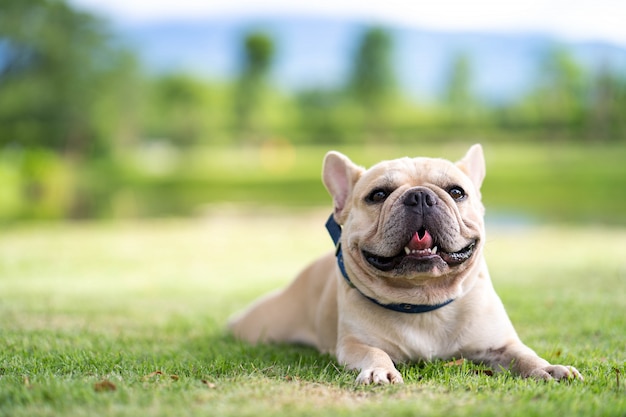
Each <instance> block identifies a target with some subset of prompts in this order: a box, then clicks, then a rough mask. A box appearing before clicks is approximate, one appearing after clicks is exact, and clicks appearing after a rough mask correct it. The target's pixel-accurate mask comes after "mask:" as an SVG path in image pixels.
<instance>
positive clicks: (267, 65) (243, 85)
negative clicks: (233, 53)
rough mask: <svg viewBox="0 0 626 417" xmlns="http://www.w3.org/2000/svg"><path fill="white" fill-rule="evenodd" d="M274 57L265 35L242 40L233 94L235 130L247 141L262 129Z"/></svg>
mask: <svg viewBox="0 0 626 417" xmlns="http://www.w3.org/2000/svg"><path fill="white" fill-rule="evenodd" d="M273 58H274V43H273V41H272V39H271V38H270V37H269V36H268V35H266V34H264V33H261V32H253V33H250V34H248V35H247V36H246V37H245V39H244V42H243V51H242V59H241V75H240V77H239V80H238V82H237V86H236V91H235V129H236V132H237V134H238V135H239V136H240V137H243V138H244V139H246V140H247V139H250V138H251V137H252V136H255V135H257V134H259V133H261V131H262V130H263V122H262V117H261V115H262V114H263V100H264V98H265V97H264V96H265V95H266V94H267V91H266V88H267V79H268V76H269V72H270V69H271V66H272V60H273Z"/></svg>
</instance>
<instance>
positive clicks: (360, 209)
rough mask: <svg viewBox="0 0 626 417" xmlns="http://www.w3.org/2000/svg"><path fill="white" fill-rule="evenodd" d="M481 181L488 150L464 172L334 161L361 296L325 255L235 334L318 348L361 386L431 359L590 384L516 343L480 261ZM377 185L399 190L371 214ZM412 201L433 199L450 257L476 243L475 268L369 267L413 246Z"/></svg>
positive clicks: (346, 245)
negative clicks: (417, 307)
mask: <svg viewBox="0 0 626 417" xmlns="http://www.w3.org/2000/svg"><path fill="white" fill-rule="evenodd" d="M484 175H485V164H484V159H483V153H482V148H481V147H480V145H474V146H473V147H471V148H470V149H469V151H468V152H467V154H466V155H465V157H464V158H463V159H462V160H460V161H459V162H457V163H456V164H454V163H452V162H449V161H446V160H443V159H431V158H413V159H410V158H402V159H397V160H392V161H385V162H381V163H379V164H377V165H375V166H374V167H372V168H371V169H369V170H365V169H363V168H361V167H359V166H356V165H355V164H353V163H352V162H351V161H350V160H349V159H348V158H347V157H346V156H344V155H342V154H340V153H337V152H329V153H328V154H327V156H326V158H325V160H324V168H323V181H324V184H325V185H326V187H327V189H328V190H329V192H330V194H331V195H332V197H333V202H334V216H335V219H336V221H337V222H338V223H339V224H341V225H342V227H343V234H342V242H341V243H342V248H343V256H344V260H345V265H346V269H347V271H348V274H349V276H350V279H351V281H352V283H353V284H354V286H355V287H357V288H358V290H357V289H355V288H353V287H351V286H350V285H348V283H347V282H346V281H345V280H344V278H343V277H342V276H341V273H340V272H339V269H338V267H337V261H336V259H335V256H334V253H329V254H327V255H325V256H323V257H322V258H320V259H318V260H317V261H315V262H314V263H312V264H311V265H310V266H309V267H307V268H306V269H305V270H303V271H302V272H301V273H300V274H299V276H298V277H297V278H296V279H295V281H293V282H292V284H291V285H289V286H288V287H287V288H285V289H283V290H280V291H276V292H274V293H272V294H270V295H267V296H265V297H263V298H261V299H260V300H258V301H257V302H256V303H255V304H253V305H252V306H251V307H250V308H248V309H247V310H246V311H244V312H242V313H240V314H239V315H237V316H236V317H234V318H233V319H231V321H230V323H229V328H230V330H231V331H232V333H233V334H234V335H235V336H236V337H238V338H240V339H242V340H245V341H247V342H250V343H267V342H294V343H304V344H308V345H312V346H314V347H316V348H317V349H319V350H320V351H321V352H327V353H330V354H332V355H335V356H336V357H337V360H338V361H339V362H340V363H341V364H344V365H346V366H347V368H349V369H356V370H358V371H359V374H358V377H357V381H358V382H360V383H364V384H369V383H376V384H379V383H401V382H403V381H402V376H401V375H400V373H399V372H398V370H397V369H396V367H395V365H394V363H399V362H413V361H419V360H431V359H435V358H442V359H451V358H467V359H470V360H473V361H476V362H482V363H486V364H488V365H490V366H491V367H492V368H493V369H494V370H496V371H499V370H500V369H503V368H508V369H511V370H512V371H513V372H515V373H517V374H519V375H521V376H523V377H535V378H539V379H557V380H559V379H563V378H578V379H582V377H581V375H580V373H579V372H578V371H577V370H576V369H574V368H573V367H570V366H562V365H551V364H549V363H548V362H547V361H546V360H544V359H542V358H540V357H539V356H537V354H535V352H533V351H532V350H531V349H530V348H528V347H527V346H526V345H524V344H523V343H522V342H521V341H520V339H519V337H518V336H517V333H516V332H515V330H514V328H513V326H512V324H511V322H510V320H509V318H508V316H507V314H506V312H505V309H504V306H503V305H502V302H501V301H500V298H499V297H498V295H497V294H496V293H495V291H494V289H493V286H492V284H491V279H490V277H489V272H488V270H487V265H486V263H485V261H484V258H483V255H482V248H483V244H484V242H485V232H484V223H483V215H484V208H483V205H482V203H481V196H480V186H481V184H482V181H483V178H484ZM381 184H383V185H385V186H388V188H389V190H390V191H391V190H392V191H391V192H390V195H389V196H388V197H387V198H386V200H385V201H384V202H383V203H380V204H378V203H375V204H374V203H372V202H371V201H369V200H368V197H367V196H368V194H369V193H371V192H372V190H373V189H376V187H381V186H382V185H381ZM452 185H457V186H460V187H462V189H463V190H465V192H466V194H467V196H466V197H465V198H464V199H462V200H461V201H455V200H454V199H453V198H452V197H451V195H450V193H449V187H450V186H452ZM412 190H425V192H427V193H430V194H429V195H432V196H435V197H433V198H436V201H437V204H438V205H437V206H436V208H437V212H436V213H434V214H432V215H430V214H428V215H424V216H425V217H424V219H425V220H423V222H425V223H424V224H428V225H429V226H428V227H429V228H430V229H437V230H433V232H432V233H433V234H436V235H437V236H438V240H439V241H441V242H442V243H443V244H444V246H445V247H444V249H446V250H448V251H459V250H461V249H462V248H464V247H466V246H467V245H468V244H471V242H472V241H474V240H475V241H476V242H477V243H476V245H475V247H474V252H473V254H472V256H471V258H470V259H468V260H467V261H465V262H463V263H462V264H460V265H452V266H450V265H447V264H446V263H445V262H443V261H442V262H434V261H433V264H432V265H431V264H428V265H431V266H428V267H423V266H418V267H417V269H415V271H412V270H410V268H409V267H407V268H405V269H402V270H400V269H394V270H392V271H380V270H378V269H376V268H374V267H373V266H372V265H371V264H370V263H368V261H367V260H366V259H365V257H364V255H363V253H364V252H363V251H364V250H366V251H368V252H373V253H377V254H381V255H382V256H393V255H395V253H396V252H397V251H398V248H402V245H404V244H405V242H404V241H406V240H408V239H409V238H410V236H411V233H413V230H406V231H405V229H407V225H409V224H413V222H416V220H414V219H413V218H412V214H411V213H412V212H410V211H408V209H407V207H406V203H405V200H406V195H407V193H410V192H412ZM403 199H405V200H403ZM407 213H408V214H407ZM420 216H421V214H420ZM420 221H422V220H420ZM420 224H421V223H420ZM433 224H434V225H437V227H433V226H432V225H433ZM442 256H443V255H442ZM411 265H412V264H411ZM424 269H427V270H424ZM364 294H365V295H367V296H369V297H373V298H376V299H377V300H378V301H379V302H382V303H412V304H438V303H442V302H444V301H446V300H448V299H450V298H453V299H454V301H453V302H452V303H450V304H448V305H446V306H445V307H442V308H440V309H437V310H435V311H432V312H428V313H422V314H407V313H399V312H395V311H391V310H388V309H385V308H382V307H380V306H378V305H376V304H375V303H373V302H372V301H371V300H368V299H367V298H365V297H364Z"/></svg>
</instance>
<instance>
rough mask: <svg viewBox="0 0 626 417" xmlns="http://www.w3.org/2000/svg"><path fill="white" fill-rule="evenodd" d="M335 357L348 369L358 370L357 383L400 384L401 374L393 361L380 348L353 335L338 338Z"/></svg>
mask: <svg viewBox="0 0 626 417" xmlns="http://www.w3.org/2000/svg"><path fill="white" fill-rule="evenodd" d="M337 359H338V360H339V362H340V363H341V364H342V365H346V366H347V367H348V369H357V370H359V371H360V373H359V376H358V377H357V378H356V382H357V383H359V384H366V385H367V384H372V383H374V384H402V383H403V382H404V381H403V380H402V375H400V372H398V370H397V369H396V367H395V365H394V364H393V361H392V360H391V358H390V357H389V355H388V354H387V353H385V352H384V351H383V350H382V349H379V348H376V347H373V346H368V345H367V344H366V343H363V342H361V341H360V340H358V339H357V338H355V337H352V336H349V337H345V338H343V339H342V340H340V342H339V345H338V347H337Z"/></svg>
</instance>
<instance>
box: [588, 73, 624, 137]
mask: <svg viewBox="0 0 626 417" xmlns="http://www.w3.org/2000/svg"><path fill="white" fill-rule="evenodd" d="M590 90H591V94H590V95H591V97H590V103H589V110H588V117H589V120H588V124H589V128H590V132H589V133H590V136H591V138H593V139H596V140H615V139H617V138H619V137H620V135H621V134H622V133H623V132H624V130H625V129H626V119H625V118H624V115H625V114H626V79H623V78H622V79H620V77H619V75H618V74H617V73H616V72H615V71H613V69H612V68H611V66H610V65H609V64H608V63H605V64H604V65H602V67H601V68H600V70H599V71H598V72H597V73H596V74H594V76H593V78H592V80H591V87H590Z"/></svg>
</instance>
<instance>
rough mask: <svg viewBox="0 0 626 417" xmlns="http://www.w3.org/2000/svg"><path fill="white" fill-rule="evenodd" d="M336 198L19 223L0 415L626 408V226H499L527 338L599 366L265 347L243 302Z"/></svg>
mask: <svg viewBox="0 0 626 417" xmlns="http://www.w3.org/2000/svg"><path fill="white" fill-rule="evenodd" d="M325 217H326V212H325V211H306V212H299V213H292V212H287V211H260V212H259V211H257V212H255V213H249V212H239V211H237V210H234V209H228V210H224V211H214V212H212V214H211V215H210V216H207V217H203V218H196V219H193V220H169V221H166V220H161V221H143V222H115V223H74V224H48V225H47V224H40V225H24V226H14V227H13V228H11V229H8V230H4V231H3V232H2V235H1V236H0V416H16V417H18V416H29V417H30V416H61V415H71V416H92V415H100V416H137V415H142V416H170V415H176V416H191V415H211V416H309V415H333V416H342V415H348V414H355V413H358V414H359V415H363V416H370V415H371V416H374V415H377V416H378V415H381V414H384V415H386V416H410V415H421V416H437V415H459V416H464V415H467V416H491V415H502V414H503V413H504V414H506V415H510V416H534V415H551V416H552V415H557V414H562V415H573V416H590V415H603V416H604V415H606V416H624V415H625V413H626V387H625V386H624V385H626V382H624V381H623V380H620V379H619V378H620V377H621V378H623V375H624V373H625V371H626V367H625V360H626V352H625V350H624V347H625V346H626V337H625V336H624V329H625V328H626V317H625V315H624V311H626V308H625V307H626V299H625V298H624V293H625V290H626V284H625V282H626V260H625V259H624V257H623V248H625V247H626V230H623V229H616V228H613V229H606V228H600V227H586V228H583V227H578V228H576V227H547V226H537V225H535V226H528V227H524V228H520V227H502V226H498V227H497V226H493V227H490V228H489V232H490V233H489V236H488V243H487V245H488V246H487V252H486V255H487V257H488V261H489V264H490V268H491V272H492V276H493V279H494V282H495V285H496V288H497V290H498V292H499V293H500V295H501V297H502V298H503V301H504V303H505V305H506V306H507V309H508V312H509V315H510V316H511V319H512V320H513V322H514V323H515V325H516V328H517V330H518V332H519V333H520V335H521V337H522V339H523V340H524V341H525V342H526V343H527V344H529V345H530V346H531V347H533V348H534V349H535V350H536V351H537V352H538V353H539V354H540V355H542V356H544V357H546V358H547V359H548V360H550V361H553V362H560V363H566V364H571V365H574V366H576V367H577V368H578V369H579V370H580V371H581V372H582V373H583V374H584V376H585V378H586V379H585V381H584V382H573V383H540V382H536V381H532V380H525V379H520V378H517V377H514V376H512V375H510V374H508V373H502V374H496V375H493V376H492V375H490V374H489V373H488V372H485V371H484V368H482V367H480V366H477V365H473V364H470V363H465V362H462V363H444V362H441V361H439V362H434V363H428V364H409V365H403V366H401V367H400V371H401V372H402V374H403V377H404V379H405V381H406V384H405V385H403V386H384V387H375V386H370V387H361V386H356V385H355V384H354V379H355V377H356V375H355V373H352V372H347V371H344V370H343V369H342V368H341V367H340V366H338V365H337V363H336V362H335V361H334V359H333V358H331V357H328V356H325V355H321V354H318V353H317V352H316V351H314V350H312V349H310V348H307V347H303V346H282V345H281V346H258V347H251V346H248V345H245V344H242V343H239V342H237V341H235V340H233V339H232V338H231V337H230V336H228V335H227V334H226V333H225V331H224V323H225V321H226V319H227V317H228V316H229V315H230V314H231V313H233V312H234V311H236V310H238V309H240V308H243V307H244V306H245V305H247V304H248V303H249V302H250V301H251V300H252V299H254V298H255V297H257V296H258V295H259V294H261V293H263V292H265V291H267V290H269V289H272V288H275V287H278V286H282V285H284V284H285V283H287V282H288V281H289V280H290V279H291V278H292V277H293V275H294V274H295V273H296V272H297V271H298V270H299V269H300V268H301V267H302V266H303V265H305V264H306V263H307V262H309V261H310V260H311V259H313V258H314V257H316V256H317V255H319V254H321V253H323V252H324V251H326V250H328V249H329V248H330V247H331V242H330V239H329V238H328V236H326V234H325V231H324V230H323V222H324V220H325Z"/></svg>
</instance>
